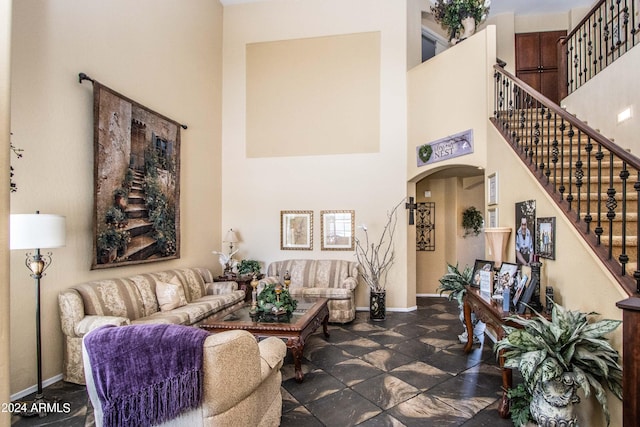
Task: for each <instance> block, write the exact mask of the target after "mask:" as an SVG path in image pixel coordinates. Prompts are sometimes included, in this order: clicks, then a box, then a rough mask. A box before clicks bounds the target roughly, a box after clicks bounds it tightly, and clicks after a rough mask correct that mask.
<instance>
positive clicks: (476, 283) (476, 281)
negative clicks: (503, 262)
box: [471, 259, 494, 288]
mask: <svg viewBox="0 0 640 427" xmlns="http://www.w3.org/2000/svg"><path fill="white" fill-rule="evenodd" d="M493 264H494V262H493V261H486V260H482V259H477V260H476V261H475V263H474V264H473V275H472V276H471V286H473V287H474V288H479V287H480V281H481V278H480V271H489V272H491V273H493Z"/></svg>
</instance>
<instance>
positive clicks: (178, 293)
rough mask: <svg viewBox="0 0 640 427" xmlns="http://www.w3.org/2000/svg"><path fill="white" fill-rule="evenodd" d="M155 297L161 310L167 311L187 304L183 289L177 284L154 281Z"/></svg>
mask: <svg viewBox="0 0 640 427" xmlns="http://www.w3.org/2000/svg"><path fill="white" fill-rule="evenodd" d="M156 297H157V298H158V305H159V306H160V310H161V311H169V310H173V309H174V308H178V307H182V306H183V305H187V298H186V297H185V295H184V289H182V285H179V284H175V283H168V282H156Z"/></svg>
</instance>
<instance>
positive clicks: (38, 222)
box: [9, 212, 65, 417]
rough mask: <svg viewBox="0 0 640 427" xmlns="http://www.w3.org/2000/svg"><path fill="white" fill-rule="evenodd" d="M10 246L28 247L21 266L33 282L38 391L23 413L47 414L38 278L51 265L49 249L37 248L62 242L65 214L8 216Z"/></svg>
mask: <svg viewBox="0 0 640 427" xmlns="http://www.w3.org/2000/svg"><path fill="white" fill-rule="evenodd" d="M9 222H10V240H9V247H10V249H12V250H13V249H32V250H33V251H34V252H32V253H31V252H29V253H27V257H26V260H25V265H26V266H27V268H28V269H29V270H30V271H31V277H33V279H34V280H35V282H36V357H37V362H38V391H37V392H36V397H35V400H34V401H33V402H31V403H30V404H29V405H27V408H28V409H29V410H28V411H27V412H24V413H22V414H21V415H23V416H33V415H39V416H40V417H44V416H46V415H47V404H46V403H47V400H46V399H45V398H44V396H43V393H42V349H41V335H40V279H41V278H42V276H44V271H45V270H46V269H47V267H49V266H50V265H51V256H52V254H51V252H48V253H47V254H45V255H42V254H41V253H40V249H48V248H59V247H62V246H64V245H65V217H63V216H60V215H49V214H40V212H36V213H35V214H15V215H11V217H10V220H9Z"/></svg>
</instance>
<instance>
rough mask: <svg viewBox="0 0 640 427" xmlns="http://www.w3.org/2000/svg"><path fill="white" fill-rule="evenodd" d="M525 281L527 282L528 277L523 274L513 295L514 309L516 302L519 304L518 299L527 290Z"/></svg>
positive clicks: (516, 305)
mask: <svg viewBox="0 0 640 427" xmlns="http://www.w3.org/2000/svg"><path fill="white" fill-rule="evenodd" d="M527 280H529V277H528V276H527V275H526V274H525V275H523V276H522V277H521V278H520V281H519V282H518V284H517V285H516V292H515V293H514V295H513V306H514V307H518V302H520V298H522V293H523V292H524V290H525V289H526V288H527Z"/></svg>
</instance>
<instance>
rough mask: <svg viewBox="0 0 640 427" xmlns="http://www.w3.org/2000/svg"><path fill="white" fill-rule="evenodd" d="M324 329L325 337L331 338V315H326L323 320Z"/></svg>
mask: <svg viewBox="0 0 640 427" xmlns="http://www.w3.org/2000/svg"><path fill="white" fill-rule="evenodd" d="M322 331H323V332H324V337H325V338H329V315H328V314H327V315H326V316H324V319H323V320H322Z"/></svg>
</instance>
